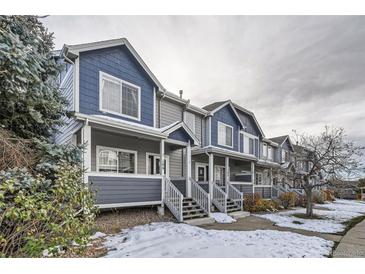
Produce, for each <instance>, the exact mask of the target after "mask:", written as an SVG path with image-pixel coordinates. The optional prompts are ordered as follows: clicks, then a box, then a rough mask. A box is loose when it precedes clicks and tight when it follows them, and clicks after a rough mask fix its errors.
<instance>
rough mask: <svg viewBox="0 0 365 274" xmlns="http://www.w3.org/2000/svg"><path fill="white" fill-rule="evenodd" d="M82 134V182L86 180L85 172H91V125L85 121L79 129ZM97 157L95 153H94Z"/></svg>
mask: <svg viewBox="0 0 365 274" xmlns="http://www.w3.org/2000/svg"><path fill="white" fill-rule="evenodd" d="M81 134H82V138H81V139H82V142H83V144H85V150H84V155H83V157H84V163H83V164H84V169H85V174H84V182H85V183H87V182H88V178H87V174H86V173H87V172H91V126H89V125H88V124H87V123H86V124H85V125H84V127H83V128H82V130H81ZM96 157H97V155H96Z"/></svg>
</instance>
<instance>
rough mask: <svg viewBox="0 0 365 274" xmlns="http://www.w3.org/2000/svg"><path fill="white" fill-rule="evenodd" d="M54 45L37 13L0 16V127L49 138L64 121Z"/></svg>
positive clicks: (51, 36) (23, 136)
mask: <svg viewBox="0 0 365 274" xmlns="http://www.w3.org/2000/svg"><path fill="white" fill-rule="evenodd" d="M53 46H54V44H53V33H49V32H48V30H47V29H46V28H45V27H44V26H43V25H42V23H41V22H40V21H39V20H38V17H37V16H0V126H1V127H3V128H5V129H8V130H11V131H13V132H14V133H15V134H16V135H18V136H20V137H22V138H37V139H44V138H48V137H50V136H51V135H52V134H53V133H54V131H55V130H56V128H57V127H58V126H59V125H61V124H62V122H61V117H62V115H64V114H65V109H66V101H65V99H64V98H63V97H62V96H61V95H60V93H59V92H58V87H57V78H58V75H59V72H60V70H61V66H60V65H59V64H57V62H56V61H55V59H54V58H53V54H52V49H53Z"/></svg>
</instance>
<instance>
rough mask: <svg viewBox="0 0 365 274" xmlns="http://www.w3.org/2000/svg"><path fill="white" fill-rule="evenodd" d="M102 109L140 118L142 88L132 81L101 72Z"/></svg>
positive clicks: (136, 118)
mask: <svg viewBox="0 0 365 274" xmlns="http://www.w3.org/2000/svg"><path fill="white" fill-rule="evenodd" d="M99 88H100V90H99V93H100V94H99V95H100V110H101V111H105V112H109V113H112V114H116V115H120V116H125V117H128V118H131V119H135V120H140V112H141V104H140V99H141V98H140V93H141V89H140V88H139V87H138V86H135V85H133V84H131V83H128V82H126V81H123V80H121V79H118V78H116V77H113V76H111V75H108V74H106V73H103V72H100V87H99Z"/></svg>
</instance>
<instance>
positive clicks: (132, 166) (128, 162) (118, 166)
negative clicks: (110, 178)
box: [97, 147, 137, 173]
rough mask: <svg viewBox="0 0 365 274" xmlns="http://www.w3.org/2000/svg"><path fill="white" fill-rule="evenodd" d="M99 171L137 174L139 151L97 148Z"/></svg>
mask: <svg viewBox="0 0 365 274" xmlns="http://www.w3.org/2000/svg"><path fill="white" fill-rule="evenodd" d="M97 155H98V156H97V171H98V172H111V173H136V170H137V159H136V158H137V151H131V150H124V149H116V148H107V147H97Z"/></svg>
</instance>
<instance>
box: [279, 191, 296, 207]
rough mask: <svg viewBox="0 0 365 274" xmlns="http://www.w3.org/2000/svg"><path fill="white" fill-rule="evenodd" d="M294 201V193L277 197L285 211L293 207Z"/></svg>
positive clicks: (286, 193)
mask: <svg viewBox="0 0 365 274" xmlns="http://www.w3.org/2000/svg"><path fill="white" fill-rule="evenodd" d="M296 199H297V195H296V194H295V193H294V192H285V193H282V194H280V196H279V200H280V201H281V204H282V206H283V207H284V208H285V209H287V208H289V207H293V206H295V201H296Z"/></svg>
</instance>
